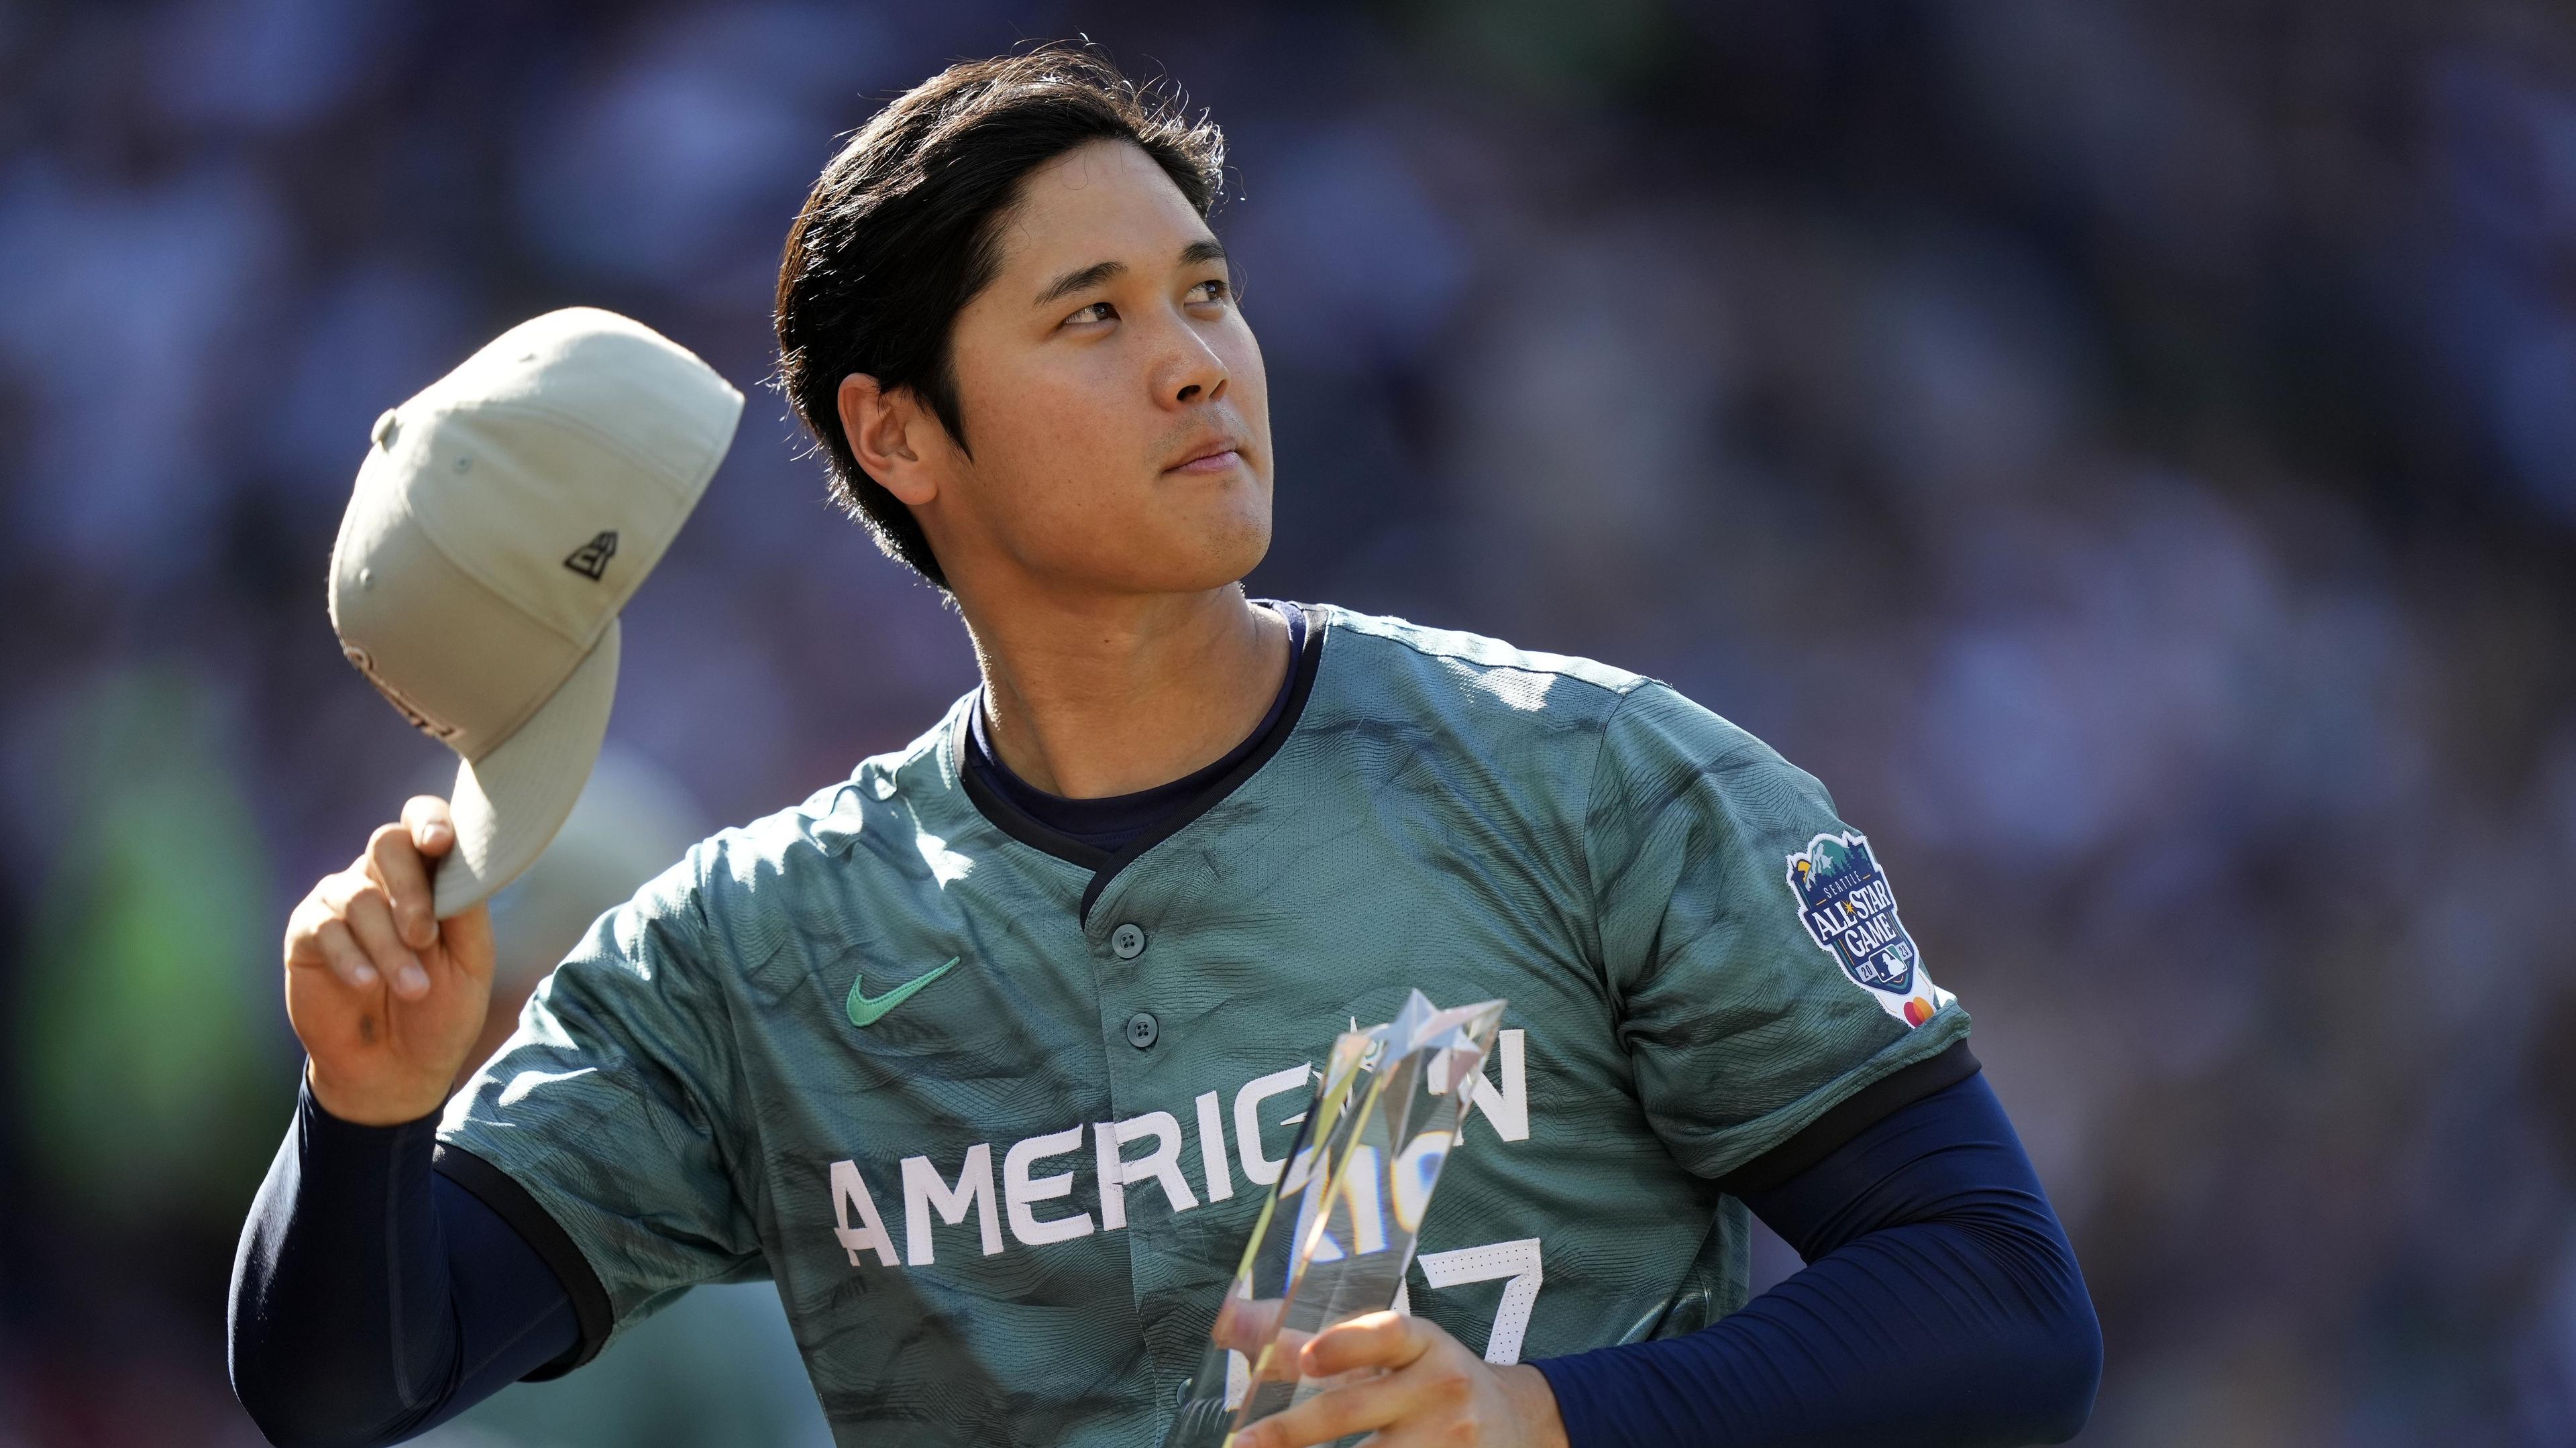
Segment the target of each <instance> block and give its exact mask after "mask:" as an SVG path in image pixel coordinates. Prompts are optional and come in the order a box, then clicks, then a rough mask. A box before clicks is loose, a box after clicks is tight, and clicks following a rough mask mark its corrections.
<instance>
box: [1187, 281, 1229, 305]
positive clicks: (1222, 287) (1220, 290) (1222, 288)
mask: <svg viewBox="0 0 2576 1448" xmlns="http://www.w3.org/2000/svg"><path fill="white" fill-rule="evenodd" d="M1233 295H1234V289H1233V288H1232V287H1229V286H1227V285H1226V283H1225V278H1223V277H1210V278H1208V279H1207V280H1206V281H1203V282H1201V283H1199V284H1198V285H1197V286H1194V287H1192V288H1190V300H1191V301H1193V302H1222V301H1224V300H1225V299H1226V298H1228V297H1230V296H1233Z"/></svg>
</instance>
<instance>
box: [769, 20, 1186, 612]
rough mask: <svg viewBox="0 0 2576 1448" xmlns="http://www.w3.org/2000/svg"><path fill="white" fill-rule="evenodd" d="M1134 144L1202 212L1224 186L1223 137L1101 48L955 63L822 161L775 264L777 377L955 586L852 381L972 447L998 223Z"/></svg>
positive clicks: (841, 462) (904, 556) (855, 489)
mask: <svg viewBox="0 0 2576 1448" xmlns="http://www.w3.org/2000/svg"><path fill="white" fill-rule="evenodd" d="M1097 140H1118V141H1128V142H1132V143H1134V144H1135V145H1136V146H1138V147H1140V148H1142V149H1143V150H1144V152H1145V154H1146V155H1148V156H1151V157H1152V158H1153V159H1154V161H1155V162H1156V163H1157V164H1159V165H1160V166H1161V167H1162V168H1163V171H1164V174H1166V175H1168V176H1170V177H1171V178H1172V184H1174V185H1176V186H1178V187H1179V188H1180V189H1181V194H1182V195H1183V196H1185V197H1187V198H1188V199H1189V203H1190V205H1191V206H1192V207H1193V208H1195V209H1196V210H1197V211H1198V213H1199V214H1200V215H1201V216H1205V215H1207V214H1208V212H1209V210H1210V209H1211V208H1213V207H1214V206H1215V205H1216V203H1217V202H1218V200H1219V199H1220V198H1221V197H1222V196H1223V194H1224V174H1223V171H1224V164H1225V135H1224V133H1223V132H1221V131H1219V130H1218V129H1217V127H1216V126H1215V125H1214V123H1212V122H1210V121H1209V120H1207V119H1206V117H1205V116H1204V115H1202V116H1201V117H1200V118H1199V119H1198V120H1196V121H1192V120H1191V119H1189V117H1188V116H1186V115H1185V114H1183V112H1182V101H1181V98H1180V97H1179V95H1178V93H1177V92H1176V91H1174V90H1171V89H1169V88H1167V87H1165V86H1163V85H1162V84H1160V83H1154V84H1149V85H1145V86H1139V85H1137V84H1136V83H1135V82H1133V81H1130V80H1129V79H1127V77H1125V76H1124V75H1121V74H1120V73H1119V71H1118V69H1117V67H1115V66H1114V65H1112V64H1110V63H1109V61H1107V60H1106V59H1104V58H1103V57H1102V56H1101V55H1100V54H1099V53H1097V52H1096V51H1094V50H1092V49H1090V48H1089V47H1084V46H1074V45H1070V44H1062V43H1058V44H1051V45H1045V46H1040V47H1037V48H1035V49H1032V50H1028V51H1024V52H1022V53H1020V54H1016V55H1009V56H1000V57H996V58H994V59H991V60H976V61H965V62H961V63H959V64H956V65H952V66H950V67H949V68H948V69H946V70H943V71H941V72H940V73H939V74H937V75H935V76H932V77H931V78H930V79H928V80H926V81H924V82H922V83H921V84H920V85H918V86H915V87H914V88H913V89H912V90H910V91H908V92H906V93H905V94H904V95H902V96H901V97H899V98H897V99H896V100H894V101H893V102H891V103H890V104H888V105H887V106H886V108H885V109H884V110H882V111H879V112H878V113H877V114H876V116H875V118H873V119H872V120H870V121H869V122H868V123H867V125H865V126H864V127H862V128H860V130H859V131H858V133H857V134H856V135H853V136H852V137H851V138H850V141H849V144H847V145H845V146H843V147H842V148H841V151H840V154H839V155H836V156H834V157H833V158H832V160H831V164H829V165H827V166H825V167H824V168H823V174H822V176H821V177H820V178H819V179H817V180H816V181H815V183H814V190H813V192H812V194H810V195H808V196H807V197H806V198H805V209H804V210H803V211H801V212H799V213H797V217H796V224H795V226H793V227H792V228H790V229H789V231H788V233H787V250H786V254H785V255H784V256H782V257H781V258H780V259H779V264H778V384H779V387H780V389H781V390H782V391H784V392H785V393H786V394H787V396H788V398H789V399H790V400H791V401H793V402H794V403H795V405H796V411H797V413H798V415H800V416H801V417H803V418H804V420H805V426H806V427H807V428H808V429H810V430H811V431H812V432H813V434H814V438H815V441H816V442H817V443H818V444H820V446H821V450H822V452H823V455H824V459H825V462H826V465H827V466H828V468H829V470H830V473H831V488H832V497H833V500H834V501H835V502H837V503H839V504H840V505H841V506H842V507H843V508H845V509H847V510H848V511H850V512H851V513H852V514H854V515H856V516H857V517H859V518H860V519H861V520H862V521H864V522H865V523H866V524H867V527H868V531H869V532H870V533H872V534H874V535H875V537H876V540H877V546H878V547H880V548H883V549H884V550H885V551H886V552H887V553H889V554H891V555H893V556H894V557H895V558H898V559H900V560H902V561H903V562H905V563H908V564H910V565H911V566H912V567H913V568H914V569H915V570H917V571H918V572H919V573H920V574H921V576H922V577H924V578H927V579H929V580H930V581H931V582H932V583H935V584H938V585H939V586H940V587H942V588H945V587H947V586H948V579H947V576H946V575H945V574H944V573H943V572H941V570H940V567H939V560H938V559H937V558H936V557H934V556H932V553H931V550H930V543H929V540H928V539H927V538H925V537H923V535H922V531H921V524H920V523H919V522H918V521H917V520H916V519H914V517H913V516H912V510H911V509H909V508H907V507H905V506H904V505H903V503H902V502H901V501H899V500H898V499H897V498H896V497H895V496H894V495H893V494H892V493H889V492H887V491H886V490H885V488H884V487H883V486H882V485H880V484H879V483H878V482H877V481H876V479H874V478H871V477H869V476H868V475H867V473H866V471H865V470H863V469H862V468H860V466H859V463H858V459H857V458H856V457H854V456H852V454H851V452H850V444H849V439H848V438H846V437H844V436H843V435H842V432H841V413H840V402H839V394H840V388H841V379H842V378H844V377H847V376H849V375H850V374H851V373H854V372H863V373H866V374H867V375H869V376H871V377H874V378H875V379H877V382H878V383H879V385H881V386H882V387H884V388H885V389H886V390H887V391H889V392H891V391H893V390H895V389H896V388H910V389H912V391H913V393H914V394H915V395H916V396H918V397H920V398H921V399H923V400H924V401H926V402H927V403H929V404H930V408H931V410H932V411H933V412H934V413H936V414H937V415H938V418H939V421H940V425H941V426H943V427H945V428H946V429H947V430H948V435H949V436H950V437H951V438H953V439H955V440H956V442H957V445H958V446H959V447H961V448H962V447H964V446H965V445H966V428H965V423H964V420H963V419H962V418H961V417H960V416H959V414H958V405H957V374H956V369H955V366H954V361H953V357H952V355H951V352H950V348H949V334H950V331H951V330H952V328H953V327H954V325H955V323H956V320H957V313H958V312H959V311H960V310H962V309H963V308H964V307H965V305H966V303H967V302H969V301H970V300H972V299H973V298H974V296H975V294H976V293H978V292H980V291H982V290H983V289H984V288H985V287H986V286H987V285H989V284H990V283H991V282H992V280H993V274H994V273H995V272H996V271H997V270H999V268H1000V261H1001V258H1000V255H999V251H1000V244H999V241H998V233H999V231H1000V227H999V225H998V223H999V222H1000V221H1001V219H1002V218H1003V217H1004V216H1005V215H1006V214H1007V213H1008V212H1009V210H1010V209H1011V206H1012V203H1013V202H1014V200H1015V199H1016V197H1017V195H1018V188H1019V184H1020V182H1021V180H1022V179H1023V178H1025V177H1026V176H1027V175H1028V174H1029V173H1030V172H1032V171H1034V170H1036V169H1038V168H1039V167H1041V166H1043V165H1045V164H1046V163H1047V162H1049V161H1052V160H1054V159H1055V158H1056V157H1058V156H1061V155H1063V154H1064V153H1065V152H1067V151H1070V150H1073V149H1074V148H1075V147H1078V146H1081V145H1083V144H1085V143H1087V142H1091V141H1097Z"/></svg>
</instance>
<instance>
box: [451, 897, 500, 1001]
mask: <svg viewBox="0 0 2576 1448" xmlns="http://www.w3.org/2000/svg"><path fill="white" fill-rule="evenodd" d="M438 928H439V938H440V940H442V941H443V942H445V944H446V946H447V949H446V950H445V951H443V952H441V953H442V954H443V955H445V956H446V957H447V962H448V964H449V965H450V966H452V967H453V968H454V969H455V970H456V972H457V974H458V975H460V976H462V977H463V978H464V979H465V981H466V982H467V983H468V984H469V985H470V986H471V987H473V988H474V989H477V990H480V991H483V992H485V993H489V992H490V990H491V988H492V907H491V905H490V904H489V903H487V902H482V901H477V902H476V903H475V905H474V908H472V909H470V910H461V911H458V912H457V913H456V914H454V915H451V916H449V917H448V918H447V919H445V920H443V921H440V922H439V927H438Z"/></svg>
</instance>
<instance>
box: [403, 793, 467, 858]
mask: <svg viewBox="0 0 2576 1448" xmlns="http://www.w3.org/2000/svg"><path fill="white" fill-rule="evenodd" d="M402 821H403V828H404V829H406V830H409V831H410V832H411V844H412V848H413V849H416V850H418V851H420V852H421V854H422V855H424V856H426V857H428V858H430V859H433V860H434V859H436V858H438V857H439V856H441V855H444V854H446V853H447V852H448V851H449V850H452V849H454V848H456V817H455V816H454V815H452V814H450V813H449V812H448V808H447V801H445V800H443V799H440V798H439V797H438V796H437V795H434V794H416V795H413V796H412V797H411V798H409V799H407V800H405V801H403V808H402Z"/></svg>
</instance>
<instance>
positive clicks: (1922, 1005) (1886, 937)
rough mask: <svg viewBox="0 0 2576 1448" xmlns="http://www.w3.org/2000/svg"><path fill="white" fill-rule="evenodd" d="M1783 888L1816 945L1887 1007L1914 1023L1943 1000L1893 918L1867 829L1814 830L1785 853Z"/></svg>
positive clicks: (1946, 999)
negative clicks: (1793, 898)
mask: <svg viewBox="0 0 2576 1448" xmlns="http://www.w3.org/2000/svg"><path fill="white" fill-rule="evenodd" d="M1789 888H1790V889H1791V890H1792V891H1794V892H1796V894H1797V897H1798V918H1799V919H1800V920H1801V921H1803V922H1805V924H1806V927H1807V934H1808V936H1809V937H1810V938H1811V939H1813V940H1814V941H1815V942H1816V947H1817V948H1818V949H1820V950H1822V951H1824V952H1825V953H1826V954H1827V955H1830V956H1832V957H1833V958H1834V963H1835V964H1837V965H1839V966H1841V967H1842V968H1843V974H1845V975H1847V976H1850V977H1851V978H1852V981H1853V983H1854V984H1856V985H1860V986H1863V987H1865V988H1867V989H1868V991H1869V993H1870V995H1871V996H1872V997H1873V998H1874V999H1876V1000H1877V1002H1878V1003H1879V1005H1880V1007H1881V1008H1883V1009H1884V1010H1886V1012H1887V1013H1888V1014H1889V1015H1891V1016H1894V1017H1896V1018H1897V1019H1898V1020H1900V1021H1903V1022H1905V1024H1906V1025H1908V1026H1919V1025H1921V1024H1923V1023H1924V1022H1925V1021H1928V1020H1930V1019H1932V1013H1933V1012H1935V1011H1937V1010H1939V1009H1941V1007H1943V1006H1945V1005H1947V1004H1949V1003H1950V999H1951V996H1950V993H1949V992H1948V991H1945V990H1943V989H1941V988H1940V987H1939V986H1936V985H1934V984H1933V983H1932V979H1931V977H1930V976H1927V975H1925V974H1924V973H1923V959H1922V953H1921V952H1920V951H1919V950H1917V949H1916V948H1915V945H1914V937H1913V936H1911V935H1908V934H1907V933H1906V932H1905V922H1904V921H1903V920H1901V919H1899V918H1898V917H1897V913H1896V892H1895V891H1894V890H1892V889H1890V888H1889V887H1888V883H1887V872H1886V871H1885V870H1883V869H1881V868H1879V863H1878V857H1877V856H1876V855H1873V854H1871V853H1870V848H1869V836H1867V835H1861V834H1851V833H1844V834H1831V835H1818V836H1816V837H1815V838H1814V839H1812V840H1809V841H1808V842H1807V848H1805V849H1804V850H1801V851H1799V852H1798V853H1797V854H1794V855H1791V856H1790V857H1789Z"/></svg>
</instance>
